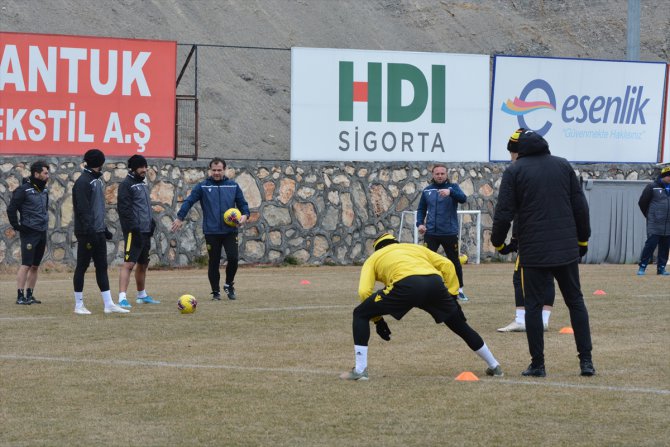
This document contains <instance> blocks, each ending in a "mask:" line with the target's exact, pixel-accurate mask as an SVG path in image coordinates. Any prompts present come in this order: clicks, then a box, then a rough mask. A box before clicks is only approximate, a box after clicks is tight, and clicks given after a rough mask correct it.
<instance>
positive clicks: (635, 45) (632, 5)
mask: <svg viewBox="0 0 670 447" xmlns="http://www.w3.org/2000/svg"><path fill="white" fill-rule="evenodd" d="M626 60H629V61H637V60H640V0H628V26H627V28H626Z"/></svg>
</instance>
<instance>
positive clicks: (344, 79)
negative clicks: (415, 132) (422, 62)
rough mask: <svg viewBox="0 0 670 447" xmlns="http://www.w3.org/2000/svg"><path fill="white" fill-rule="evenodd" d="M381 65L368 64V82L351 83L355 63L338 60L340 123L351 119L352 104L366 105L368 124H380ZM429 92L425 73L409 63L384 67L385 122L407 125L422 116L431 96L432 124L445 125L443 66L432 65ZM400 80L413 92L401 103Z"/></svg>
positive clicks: (376, 63)
mask: <svg viewBox="0 0 670 447" xmlns="http://www.w3.org/2000/svg"><path fill="white" fill-rule="evenodd" d="M382 68H383V67H382V64H381V63H378V62H368V80H367V82H366V81H355V80H354V63H353V62H351V61H340V64H339V88H340V94H339V120H340V121H353V120H354V103H355V102H367V106H368V107H367V111H368V116H367V121H368V122H382V115H383V113H382V95H383V92H382ZM430 78H431V79H430V92H429V89H428V84H429V83H428V80H427V79H426V76H425V75H424V73H423V72H422V71H421V70H420V69H419V68H417V67H415V66H414V65H410V64H397V63H388V64H386V85H387V88H386V121H387V122H389V123H407V122H411V121H414V120H416V119H418V118H419V117H420V116H422V115H423V114H424V112H425V111H426V108H427V106H428V98H429V96H430V102H431V110H430V118H431V122H432V123H445V109H446V107H445V102H446V97H445V67H444V65H433V66H432V67H431V73H430ZM403 81H406V82H408V83H409V84H411V85H412V87H413V89H414V97H413V98H412V101H411V102H410V103H409V104H407V105H403V104H402V89H403Z"/></svg>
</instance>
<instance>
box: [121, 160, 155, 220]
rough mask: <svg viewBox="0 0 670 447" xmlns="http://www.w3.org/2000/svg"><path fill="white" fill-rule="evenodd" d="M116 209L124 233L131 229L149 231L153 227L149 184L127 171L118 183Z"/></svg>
mask: <svg viewBox="0 0 670 447" xmlns="http://www.w3.org/2000/svg"><path fill="white" fill-rule="evenodd" d="M116 209H117V211H118V212H119V220H120V221H121V229H122V230H123V232H124V233H130V232H131V231H139V232H140V233H151V230H152V227H153V218H152V215H153V211H152V209H151V197H150V196H149V186H148V185H147V184H146V182H145V181H144V179H143V178H140V177H138V176H136V175H135V174H132V173H129V174H128V175H127V176H126V178H125V179H123V181H122V182H121V184H120V185H119V192H118V197H117V201H116Z"/></svg>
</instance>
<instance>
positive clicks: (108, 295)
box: [100, 290, 114, 307]
mask: <svg viewBox="0 0 670 447" xmlns="http://www.w3.org/2000/svg"><path fill="white" fill-rule="evenodd" d="M100 295H102V301H104V302H105V307H111V306H113V305H114V301H113V300H112V291H111V290H105V291H104V292H100Z"/></svg>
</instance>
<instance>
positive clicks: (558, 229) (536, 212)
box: [491, 129, 595, 377]
mask: <svg viewBox="0 0 670 447" xmlns="http://www.w3.org/2000/svg"><path fill="white" fill-rule="evenodd" d="M507 149H508V150H509V151H510V155H511V157H512V160H516V162H515V163H512V164H511V165H510V166H509V167H508V168H507V169H506V170H505V172H504V174H503V178H502V182H501V184H500V192H499V194H498V203H497V205H496V209H495V215H494V218H493V229H492V231H491V243H492V244H493V246H494V247H496V249H497V250H501V249H503V248H504V247H505V238H506V236H507V232H508V230H509V228H510V224H511V222H512V220H514V221H515V226H516V227H517V232H518V242H519V253H522V254H523V255H522V256H521V257H520V264H521V266H520V268H521V274H522V277H523V294H524V304H525V308H526V336H527V338H528V347H529V350H530V354H531V358H532V361H531V364H530V366H529V367H528V368H527V369H526V370H525V371H524V372H523V373H522V374H523V375H524V376H536V377H544V376H545V375H546V373H545V366H544V329H543V325H542V306H543V304H544V296H545V295H546V294H547V293H548V290H549V287H550V286H551V283H552V282H553V280H554V278H555V279H556V281H557V282H558V286H559V288H560V290H561V293H562V294H563V298H564V300H565V304H566V305H567V306H568V309H569V310H570V321H571V323H572V328H573V329H574V333H575V342H576V344H577V351H578V352H579V359H580V368H581V375H583V376H592V375H593V374H595V369H594V367H593V362H592V359H591V330H590V328H589V314H588V311H587V310H586V305H585V304H584V297H583V295H582V292H581V286H580V283H579V260H580V257H581V256H584V255H585V254H586V251H587V247H588V239H589V237H590V236H591V227H590V224H589V208H588V204H587V203H586V198H585V196H584V193H583V192H582V190H581V188H580V185H579V181H578V180H577V176H576V175H575V172H574V170H573V169H572V166H571V165H570V163H568V161H567V160H565V159H563V158H559V157H555V156H553V155H551V153H550V152H549V145H548V144H547V142H546V141H545V139H544V138H542V136H540V135H539V134H537V133H535V132H533V131H532V130H526V129H518V130H517V131H516V132H515V133H514V134H513V135H512V138H510V142H509V143H508V147H507ZM515 217H516V218H515Z"/></svg>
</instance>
